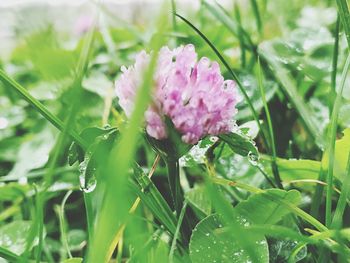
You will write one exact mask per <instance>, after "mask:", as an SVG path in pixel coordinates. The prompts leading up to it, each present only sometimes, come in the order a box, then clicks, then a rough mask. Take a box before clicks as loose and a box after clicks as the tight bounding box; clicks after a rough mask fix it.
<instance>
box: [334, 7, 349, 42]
mask: <svg viewBox="0 0 350 263" xmlns="http://www.w3.org/2000/svg"><path fill="white" fill-rule="evenodd" d="M337 6H338V12H339V16H340V21H341V23H342V25H343V27H344V31H345V36H346V40H347V42H348V46H349V48H350V12H349V6H348V3H347V0H337Z"/></svg>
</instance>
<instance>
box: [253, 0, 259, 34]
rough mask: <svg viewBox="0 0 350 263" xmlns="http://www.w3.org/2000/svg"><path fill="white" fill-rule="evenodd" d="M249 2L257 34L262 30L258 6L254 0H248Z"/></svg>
mask: <svg viewBox="0 0 350 263" xmlns="http://www.w3.org/2000/svg"><path fill="white" fill-rule="evenodd" d="M250 4H251V5H252V9H253V14H254V17H255V22H256V28H257V29H258V32H259V34H261V32H262V21H261V16H260V11H259V6H258V3H257V1H256V0H250Z"/></svg>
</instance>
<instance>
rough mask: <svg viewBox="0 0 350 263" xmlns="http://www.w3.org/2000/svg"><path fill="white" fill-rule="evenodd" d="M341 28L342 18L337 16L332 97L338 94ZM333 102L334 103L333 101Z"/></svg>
mask: <svg viewBox="0 0 350 263" xmlns="http://www.w3.org/2000/svg"><path fill="white" fill-rule="evenodd" d="M339 27H340V18H339V15H338V16H337V22H336V25H335V34H334V46H333V60H332V75H331V88H332V97H333V94H335V93H336V89H335V88H336V85H337V83H336V82H337V68H338V56H339ZM331 102H332V101H331Z"/></svg>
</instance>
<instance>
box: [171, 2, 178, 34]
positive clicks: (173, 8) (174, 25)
mask: <svg viewBox="0 0 350 263" xmlns="http://www.w3.org/2000/svg"><path fill="white" fill-rule="evenodd" d="M170 2H171V11H172V22H173V30H174V31H176V28H177V24H176V16H175V14H176V0H170Z"/></svg>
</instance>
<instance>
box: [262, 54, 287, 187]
mask: <svg viewBox="0 0 350 263" xmlns="http://www.w3.org/2000/svg"><path fill="white" fill-rule="evenodd" d="M258 83H259V89H260V94H261V99H262V101H263V104H264V109H265V114H266V119H267V125H268V129H269V139H270V144H269V150H270V152H271V153H272V163H271V165H272V172H273V175H274V177H275V182H276V184H277V186H278V187H279V188H281V189H283V186H282V181H281V177H280V175H279V171H278V166H277V162H276V158H277V154H276V144H275V135H274V132H273V126H272V121H271V115H270V110H269V107H268V105H267V102H266V96H265V89H264V87H263V82H262V72H261V65H260V59H258ZM266 137H267V136H266Z"/></svg>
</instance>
